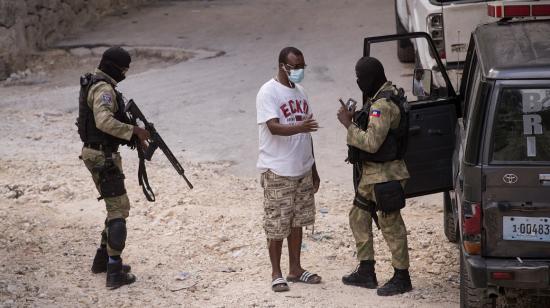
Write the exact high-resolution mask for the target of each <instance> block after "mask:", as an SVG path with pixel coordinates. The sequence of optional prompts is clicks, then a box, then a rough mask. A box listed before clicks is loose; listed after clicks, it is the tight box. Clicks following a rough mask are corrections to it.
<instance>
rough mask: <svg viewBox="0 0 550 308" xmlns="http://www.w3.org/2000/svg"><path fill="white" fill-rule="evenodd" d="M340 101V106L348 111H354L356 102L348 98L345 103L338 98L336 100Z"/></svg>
mask: <svg viewBox="0 0 550 308" xmlns="http://www.w3.org/2000/svg"><path fill="white" fill-rule="evenodd" d="M338 100H339V101H340V104H342V106H345V107H346V109H347V110H348V111H353V110H354V109H355V106H356V105H357V101H355V100H354V99H353V98H349V99H348V101H347V102H346V103H344V101H343V100H342V99H341V98H340V99H338Z"/></svg>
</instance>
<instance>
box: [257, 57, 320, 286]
mask: <svg viewBox="0 0 550 308" xmlns="http://www.w3.org/2000/svg"><path fill="white" fill-rule="evenodd" d="M305 66H306V65H305V62H304V56H303V54H302V52H301V51H300V50H298V49H297V48H294V47H286V48H283V50H281V52H280V54H279V65H278V71H277V76H276V77H275V78H273V79H271V80H269V81H268V82H266V83H265V84H264V85H263V86H262V87H261V88H260V91H259V92H258V96H257V97H256V110H257V122H258V125H259V135H260V136H259V137H260V153H259V157H258V164H257V167H258V169H259V170H260V171H261V172H262V177H261V185H262V187H263V188H264V230H265V233H266V236H267V243H268V250H269V258H270V260H271V267H272V282H271V288H272V290H273V291H275V292H281V291H288V290H289V287H288V282H287V281H292V282H303V283H308V284H317V283H320V282H321V277H320V276H318V275H317V274H312V273H310V272H308V271H306V270H304V269H303V268H302V266H301V264H300V250H301V246H302V227H305V226H309V225H312V224H313V223H314V222H315V200H314V196H313V195H314V193H316V192H317V190H318V189H319V183H320V179H319V175H318V173H317V169H316V167H315V159H314V156H313V143H312V141H311V134H310V132H314V131H316V130H317V129H318V128H319V125H318V124H317V121H315V120H314V119H313V118H312V116H313V114H312V110H311V105H310V102H309V99H308V97H307V95H306V94H305V92H304V89H303V88H302V87H301V86H300V85H298V83H299V82H300V81H302V79H303V77H304V68H305ZM285 238H286V239H287V241H288V254H289V273H288V276H287V277H286V280H285V279H284V278H283V275H282V272H281V266H280V261H281V250H282V246H283V240H284V239H285Z"/></svg>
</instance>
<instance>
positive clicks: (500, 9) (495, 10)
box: [487, 1, 550, 18]
mask: <svg viewBox="0 0 550 308" xmlns="http://www.w3.org/2000/svg"><path fill="white" fill-rule="evenodd" d="M487 14H488V15H489V16H491V17H496V18H509V17H542V16H550V3H548V1H545V3H544V4H525V3H521V4H520V3H518V4H514V3H506V2H505V1H498V2H494V3H491V4H488V5H487Z"/></svg>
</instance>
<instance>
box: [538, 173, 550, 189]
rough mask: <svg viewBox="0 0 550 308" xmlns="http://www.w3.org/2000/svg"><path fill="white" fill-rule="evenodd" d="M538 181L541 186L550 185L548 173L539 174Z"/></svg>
mask: <svg viewBox="0 0 550 308" xmlns="http://www.w3.org/2000/svg"><path fill="white" fill-rule="evenodd" d="M539 182H540V183H541V184H542V186H550V174H539Z"/></svg>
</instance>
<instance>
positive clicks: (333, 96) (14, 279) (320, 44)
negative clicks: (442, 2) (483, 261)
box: [0, 0, 458, 307]
mask: <svg viewBox="0 0 550 308" xmlns="http://www.w3.org/2000/svg"><path fill="white" fill-rule="evenodd" d="M393 23H394V16H393V8H392V5H391V2H388V3H382V2H381V1H373V0H372V1H360V0H356V1H351V0H349V1H328V0H319V1H306V0H299V1H267V0H259V1H244V0H241V1H233V0H232V1H221V0H220V1H181V2H180V1H162V2H160V4H158V5H155V6H150V7H145V8H142V9H139V10H135V11H130V12H127V13H126V12H121V14H119V15H118V16H111V17H109V18H106V19H105V20H104V21H103V22H101V23H97V24H96V25H95V26H94V27H93V28H92V29H88V30H86V31H84V30H83V31H80V32H77V33H76V34H74V35H72V37H70V38H67V39H66V40H65V41H63V42H60V43H59V46H57V47H56V48H54V50H50V51H46V52H44V53H42V54H40V55H37V57H36V60H35V61H33V63H32V65H31V70H30V71H29V72H27V73H26V74H20V76H18V77H17V76H15V77H17V78H15V77H14V78H12V79H11V80H10V81H7V82H4V83H3V84H1V85H0V93H1V94H2V95H1V96H0V116H1V121H0V132H2V134H0V144H2V147H1V148H0V157H1V158H0V219H2V220H3V221H4V223H3V224H2V227H0V228H1V230H0V231H2V232H1V233H0V234H1V235H0V251H2V253H1V254H0V261H1V264H2V267H1V269H0V304H3V305H4V306H7V307H12V306H40V307H48V306H51V307H58V306H70V307H74V306H115V305H116V306H122V307H130V306H132V307H133V306H162V307H165V306H186V307H187V306H191V307H195V306H196V307H198V306H201V307H204V306H213V307H222V306H223V307H237V306H239V307H240V306H260V307H286V306H305V307H313V306H327V307H328V306H330V307H353V306H362V307H365V306H366V307H442V306H443V307H454V306H457V302H458V262H457V250H456V246H455V245H453V244H450V243H448V242H447V241H446V240H445V238H444V235H443V231H442V213H441V211H442V210H441V209H442V207H441V196H439V195H433V196H428V197H425V198H418V199H413V200H408V204H407V207H406V209H405V210H404V214H403V216H404V219H405V222H406V224H407V227H408V231H409V243H410V246H411V251H410V255H411V275H412V279H413V286H414V290H413V291H412V292H410V293H408V294H405V295H400V296H395V297H392V298H380V297H378V296H377V295H376V293H375V291H374V290H366V289H359V288H353V287H348V286H344V285H342V283H341V282H340V279H341V276H342V275H344V274H346V273H348V272H350V271H351V270H353V268H354V267H355V265H356V261H355V259H354V243H353V239H352V236H351V231H350V230H349V227H348V224H347V212H348V210H349V207H350V203H351V196H352V189H351V183H350V182H349V179H350V173H351V170H350V168H349V166H348V165H346V164H345V163H344V162H343V158H344V156H345V151H346V149H345V138H344V137H345V131H344V130H343V129H341V127H340V126H339V125H338V124H337V121H336V118H335V113H336V109H337V107H338V105H337V103H336V100H337V98H338V97H340V96H343V97H349V96H352V97H358V96H359V91H358V90H357V89H356V88H357V86H356V84H355V76H354V72H353V65H354V63H355V61H356V60H357V58H358V57H360V56H361V53H362V49H361V48H362V39H363V37H365V36H367V35H377V34H387V33H391V32H393V31H394V24H393ZM109 44H121V45H124V46H128V47H130V48H131V49H132V53H133V55H134V56H135V57H134V62H133V65H132V70H131V72H130V74H129V76H128V78H127V80H126V81H124V82H123V83H122V84H121V85H120V89H121V90H122V92H124V93H125V94H126V96H128V97H133V98H135V99H136V101H137V102H138V103H139V104H140V106H141V108H142V110H143V111H144V113H145V114H147V115H148V116H149V117H150V118H151V120H152V121H153V122H155V124H156V127H157V129H158V130H159V131H160V132H161V133H162V134H163V137H164V138H165V140H166V142H167V143H168V144H169V145H170V146H171V147H172V148H173V151H174V153H175V154H176V156H177V157H178V158H179V159H180V161H181V162H182V164H183V165H184V167H185V168H186V170H187V174H188V175H189V178H190V180H191V181H192V182H193V184H194V185H195V189H194V190H192V191H189V190H188V189H187V187H186V186H185V184H184V182H183V181H182V180H181V179H180V178H178V176H177V174H176V173H175V171H174V170H173V169H171V166H170V165H169V164H168V163H167V161H166V160H165V158H164V157H163V156H162V154H156V155H158V156H156V157H155V160H154V161H153V162H152V163H151V164H149V167H148V171H149V173H150V176H149V178H150V181H151V182H152V185H153V188H154V189H155V192H156V193H157V197H158V199H157V202H156V203H154V204H153V203H147V202H146V201H145V198H144V197H143V195H142V193H141V190H140V189H139V187H138V186H137V181H136V177H137V175H136V167H137V158H136V157H135V153H133V152H131V151H129V150H126V149H124V150H123V151H122V155H123V157H124V159H125V160H124V168H125V173H126V176H127V181H126V184H127V188H128V192H129V195H130V199H131V201H132V206H133V209H132V212H131V216H130V219H129V221H128V228H129V238H128V245H127V249H126V250H125V253H124V257H125V260H126V261H127V262H129V263H130V264H131V265H132V266H133V271H134V272H135V274H136V275H137V276H138V281H137V282H136V283H135V284H133V285H131V286H127V287H123V288H121V289H119V290H116V291H107V290H105V288H104V283H105V282H104V279H105V277H104V276H103V275H92V274H91V273H90V272H89V266H90V263H91V258H92V257H93V253H94V247H95V246H96V245H97V243H98V240H99V232H100V226H101V224H102V221H103V219H104V214H105V210H104V208H103V205H102V204H101V203H99V202H97V201H96V200H95V198H96V197H97V192H96V191H94V189H93V187H92V183H91V179H90V178H89V174H88V173H87V170H85V168H84V166H83V164H82V163H81V161H79V160H78V154H79V151H80V147H81V143H80V141H79V139H78V136H77V134H76V129H75V126H74V119H75V118H76V114H77V104H76V97H77V91H78V87H77V80H78V76H79V75H80V74H82V73H83V72H84V71H89V70H92V69H93V67H94V66H95V65H96V63H97V61H98V55H99V54H100V53H101V50H102V48H103V46H106V45H109ZM286 45H295V46H297V47H299V48H300V49H302V50H303V51H304V53H305V58H306V62H307V64H308V71H307V72H306V79H305V80H304V86H305V88H306V90H307V91H308V93H309V96H310V101H311V102H312V105H313V108H314V113H315V116H316V117H317V118H318V119H319V122H320V123H321V126H323V129H321V130H320V131H319V132H317V133H316V134H315V136H314V143H315V150H316V157H317V161H318V166H319V171H320V174H321V177H322V186H321V190H320V192H319V194H318V195H317V197H316V198H317V208H318V210H319V211H318V213H317V223H316V225H315V230H314V233H312V230H308V232H307V234H308V235H307V236H306V238H305V241H304V245H303V248H302V250H303V252H302V254H303V264H304V266H305V267H306V268H308V269H309V270H311V271H315V272H317V273H319V274H320V275H321V276H322V277H323V280H324V283H323V284H321V285H319V286H304V285H300V284H293V285H291V291H290V292H287V293H285V294H274V293H273V292H271V291H270V288H269V283H270V268H269V260H268V256H267V250H266V247H265V238H264V234H263V230H262V228H261V215H262V209H261V208H262V191H261V188H260V187H259V183H258V174H257V171H256V170H255V161H256V156H257V127H256V124H255V117H256V111H255V105H254V99H255V95H256V92H257V90H258V88H259V86H260V85H261V84H262V83H263V82H265V81H266V80H267V79H269V78H270V77H271V76H272V75H273V74H274V71H275V68H276V64H277V61H276V57H277V53H278V51H279V50H280V49H281V48H282V47H283V46H286ZM77 47H78V48H77ZM392 47H394V46H393V45H392ZM380 58H381V59H382V60H383V61H385V63H392V64H387V66H386V70H387V71H388V76H389V77H390V78H392V79H394V80H397V81H398V82H408V78H409V77H408V75H406V74H403V71H404V69H405V68H407V67H404V66H402V65H399V64H397V63H396V60H395V59H394V58H395V50H394V49H393V48H392V49H388V50H387V52H384V53H383V54H382V55H381V56H380ZM375 240H376V242H375V245H376V247H377V249H378V250H377V254H376V257H377V262H378V263H377V273H378V276H379V277H378V278H379V280H380V281H381V282H382V283H383V282H385V281H386V280H387V279H388V278H389V277H390V276H391V265H390V256H389V251H388V249H387V247H386V245H385V244H384V242H383V239H382V237H381V234H380V233H379V232H376V239H375ZM287 262H288V260H287V258H286V257H284V258H283V264H286V263H287Z"/></svg>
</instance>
